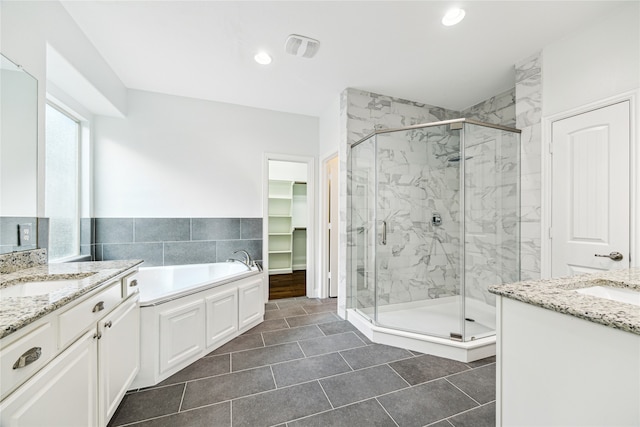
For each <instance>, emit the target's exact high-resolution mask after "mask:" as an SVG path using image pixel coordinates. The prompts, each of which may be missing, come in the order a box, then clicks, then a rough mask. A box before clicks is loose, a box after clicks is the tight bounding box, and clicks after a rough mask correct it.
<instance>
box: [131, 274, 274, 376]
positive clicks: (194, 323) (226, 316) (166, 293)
mask: <svg viewBox="0 0 640 427" xmlns="http://www.w3.org/2000/svg"><path fill="white" fill-rule="evenodd" d="M266 277H267V276H266V274H265V273H264V272H262V271H259V270H258V269H256V268H253V269H249V268H248V267H246V266H245V265H243V264H242V263H239V262H228V263H226V262H225V263H212V264H195V265H183V266H165V267H148V268H141V269H140V272H139V273H138V275H137V276H136V277H135V278H132V279H135V280H137V281H138V286H139V288H140V305H141V310H140V312H141V353H140V354H141V362H140V372H139V374H138V376H137V377H136V379H135V380H134V383H133V385H132V388H141V387H149V386H152V385H156V384H158V383H159V382H161V381H163V380H164V379H166V378H168V377H170V376H171V375H173V374H174V373H176V372H178V371H179V370H181V369H183V368H185V367H186V366H188V365H189V364H191V363H193V362H195V361H196V360H198V359H199V358H201V357H203V356H205V355H207V354H208V353H210V352H211V351H213V350H215V349H216V348H218V347H220V346H221V345H223V344H225V343H226V342H228V341H230V340H232V339H233V338H235V337H237V336H238V335H240V334H242V333H244V332H245V331H247V330H249V329H251V328H252V327H254V326H256V325H258V324H259V323H261V322H262V321H263V319H264V304H265V301H264V288H263V287H264V286H265V280H266Z"/></svg>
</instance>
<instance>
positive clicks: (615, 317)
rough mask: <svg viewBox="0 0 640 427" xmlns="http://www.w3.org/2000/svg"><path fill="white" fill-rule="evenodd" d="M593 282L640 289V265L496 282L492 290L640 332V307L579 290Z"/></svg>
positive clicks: (612, 326) (543, 306) (604, 323)
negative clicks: (562, 275)
mask: <svg viewBox="0 0 640 427" xmlns="http://www.w3.org/2000/svg"><path fill="white" fill-rule="evenodd" d="M592 286H609V287H615V288H626V289H630V290H634V291H638V292H640V268H633V269H630V270H617V271H608V272H603V273H595V274H582V275H579V276H572V277H561V278H556V279H548V280H529V281H525V282H517V283H510V284H504V285H494V286H490V287H489V292H491V293H493V294H496V295H501V296H503V297H507V298H511V299H515V300H518V301H522V302H525V303H528V304H532V305H537V306H538V307H542V308H546V309H548V310H553V311H557V312H559V313H564V314H569V315H571V316H575V317H579V318H581V319H585V320H588V321H590V322H594V323H599V324H601V325H605V326H609V327H611V328H614V329H620V330H623V331H627V332H631V333H634V334H638V335H640V307H639V306H636V305H633V304H628V303H623V302H617V301H611V300H609V299H605V298H600V297H595V296H590V295H584V294H581V293H578V292H576V289H582V288H589V287H592Z"/></svg>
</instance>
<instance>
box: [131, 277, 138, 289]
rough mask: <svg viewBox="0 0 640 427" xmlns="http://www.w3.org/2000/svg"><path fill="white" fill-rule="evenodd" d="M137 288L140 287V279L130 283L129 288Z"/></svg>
mask: <svg viewBox="0 0 640 427" xmlns="http://www.w3.org/2000/svg"><path fill="white" fill-rule="evenodd" d="M136 286H138V279H133V280H132V281H131V282H130V283H129V287H130V288H135V287H136Z"/></svg>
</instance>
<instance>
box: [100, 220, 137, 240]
mask: <svg viewBox="0 0 640 427" xmlns="http://www.w3.org/2000/svg"><path fill="white" fill-rule="evenodd" d="M95 227H96V229H95V242H96V243H133V218H96V219H95Z"/></svg>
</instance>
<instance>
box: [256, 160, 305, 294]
mask: <svg viewBox="0 0 640 427" xmlns="http://www.w3.org/2000/svg"><path fill="white" fill-rule="evenodd" d="M265 178H266V180H265V181H266V183H265V184H266V185H265V204H264V206H265V209H264V211H265V217H264V222H263V224H264V236H265V238H264V246H263V248H264V249H263V250H264V251H265V253H266V256H265V257H263V258H265V260H266V263H265V270H266V271H267V274H268V283H269V286H268V295H267V297H268V299H270V300H271V299H279V298H290V297H300V296H309V295H310V294H312V292H310V288H311V289H313V282H312V280H310V277H312V274H313V271H312V268H311V267H312V262H311V261H312V259H313V258H312V256H313V245H312V241H313V211H312V209H313V161H312V160H309V159H307V158H296V157H291V156H276V155H269V156H267V158H266V177H265Z"/></svg>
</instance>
